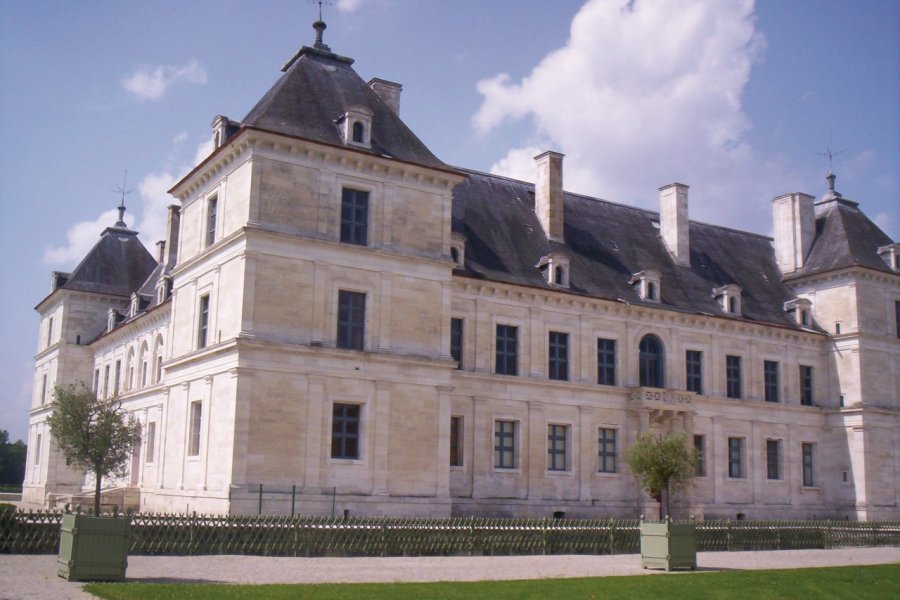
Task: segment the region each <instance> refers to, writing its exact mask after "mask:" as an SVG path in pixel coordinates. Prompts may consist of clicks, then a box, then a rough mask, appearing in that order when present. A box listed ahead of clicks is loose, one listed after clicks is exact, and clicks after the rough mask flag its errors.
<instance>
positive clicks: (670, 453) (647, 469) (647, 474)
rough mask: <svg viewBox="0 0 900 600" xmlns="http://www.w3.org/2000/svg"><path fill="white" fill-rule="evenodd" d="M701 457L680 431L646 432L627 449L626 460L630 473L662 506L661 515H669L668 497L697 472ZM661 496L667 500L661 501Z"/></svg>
mask: <svg viewBox="0 0 900 600" xmlns="http://www.w3.org/2000/svg"><path fill="white" fill-rule="evenodd" d="M698 460H699V456H698V455H697V450H695V449H694V448H688V446H687V444H686V443H685V436H684V434H681V433H671V434H669V435H665V436H664V435H660V434H655V433H653V432H650V431H646V432H644V433H642V434H640V435H639V436H638V438H637V440H636V441H635V443H634V445H633V446H631V447H630V448H628V450H626V451H625V461H626V462H627V463H628V466H629V467H631V472H632V473H634V475H635V477H637V478H638V481H639V482H640V484H641V488H642V489H644V490H645V491H646V492H647V493H648V494H650V496H652V497H653V498H654V499H655V500H656V501H657V502H659V503H660V505H659V518H660V519H662V518H663V506H665V514H666V515H668V514H669V498H670V497H671V496H672V494H674V493H676V492H678V491H679V490H680V489H682V488H683V487H685V486H686V485H687V484H688V482H690V481H691V478H692V477H693V476H694V474H695V473H696V469H697V462H698ZM661 496H664V497H665V500H664V501H663V500H661V499H660V498H661Z"/></svg>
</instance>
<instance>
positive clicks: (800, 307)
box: [784, 298, 812, 327]
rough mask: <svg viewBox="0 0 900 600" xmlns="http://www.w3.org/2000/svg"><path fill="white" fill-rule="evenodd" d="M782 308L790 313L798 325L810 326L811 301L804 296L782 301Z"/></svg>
mask: <svg viewBox="0 0 900 600" xmlns="http://www.w3.org/2000/svg"><path fill="white" fill-rule="evenodd" d="M784 310H785V311H786V312H788V313H792V314H793V316H794V320H795V321H796V322H797V325H799V326H800V327H812V302H810V301H809V300H807V299H806V298H797V299H796V300H790V301H788V302H785V303H784Z"/></svg>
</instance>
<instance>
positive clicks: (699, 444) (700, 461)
mask: <svg viewBox="0 0 900 600" xmlns="http://www.w3.org/2000/svg"><path fill="white" fill-rule="evenodd" d="M694 450H695V451H696V452H697V470H696V471H695V472H694V475H696V476H697V477H705V476H706V436H705V435H694Z"/></svg>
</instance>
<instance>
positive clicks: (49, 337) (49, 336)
mask: <svg viewBox="0 0 900 600" xmlns="http://www.w3.org/2000/svg"><path fill="white" fill-rule="evenodd" d="M52 343H53V317H50V318H49V319H47V346H50V344H52Z"/></svg>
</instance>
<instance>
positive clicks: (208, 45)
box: [0, 0, 900, 439]
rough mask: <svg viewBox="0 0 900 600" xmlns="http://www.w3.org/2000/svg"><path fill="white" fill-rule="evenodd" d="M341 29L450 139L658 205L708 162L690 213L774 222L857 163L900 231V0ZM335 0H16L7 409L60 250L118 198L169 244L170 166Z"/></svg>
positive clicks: (266, 82)
mask: <svg viewBox="0 0 900 600" xmlns="http://www.w3.org/2000/svg"><path fill="white" fill-rule="evenodd" d="M333 4H334V5H333V6H330V7H326V8H325V20H326V21H327V23H328V29H327V31H326V32H325V41H326V42H327V43H328V44H329V45H330V46H331V48H332V50H334V51H335V52H338V53H340V54H343V55H346V56H351V57H353V58H355V59H356V63H355V65H354V66H355V68H356V70H357V72H359V73H360V75H361V76H362V77H363V78H364V79H366V80H368V79H369V78H371V77H381V78H383V79H388V80H391V81H396V82H399V83H402V84H403V86H404V90H403V95H402V100H401V117H402V118H403V119H404V120H405V121H406V123H407V125H409V126H410V128H411V129H412V130H413V131H414V132H416V133H417V135H418V136H419V137H420V138H421V139H422V140H423V141H424V142H425V144H426V145H428V146H429V148H431V150H432V151H433V152H434V153H435V154H436V155H437V156H438V157H439V158H441V159H442V160H444V161H445V162H447V163H449V164H452V165H457V166H463V167H468V168H474V169H480V170H484V171H492V170H493V171H496V172H501V173H504V174H507V175H511V176H516V177H523V178H528V177H530V161H531V157H532V156H533V155H534V154H537V153H538V151H542V150H546V149H553V150H557V151H560V152H563V153H565V154H566V159H565V179H566V188H567V189H571V190H572V191H578V192H582V193H586V194H589V195H592V196H597V197H601V198H606V199H609V200H613V201H617V202H622V203H626V204H634V205H639V206H644V207H648V208H655V207H656V206H657V202H658V198H657V191H656V190H657V188H659V187H660V186H662V185H665V184H667V183H671V182H673V181H680V182H682V183H687V184H689V185H690V186H691V189H690V195H691V199H690V212H691V217H692V218H695V219H698V220H703V221H707V222H712V223H718V224H722V225H726V226H730V227H738V228H742V229H748V230H751V231H756V232H759V233H763V234H769V233H770V231H771V217H770V200H771V199H772V198H773V197H774V196H776V195H779V194H782V193H786V192H790V191H804V192H808V193H812V194H815V195H817V196H818V195H821V194H822V193H823V191H824V189H825V180H824V176H825V175H826V172H827V168H828V165H827V161H826V159H825V158H824V157H823V156H821V155H819V154H818V153H821V152H825V148H826V147H830V148H831V150H832V151H834V152H835V153H837V155H836V157H835V159H834V166H835V172H836V173H837V175H838V180H837V187H838V190H839V191H841V192H842V193H843V194H844V195H845V196H847V197H849V198H851V199H854V200H856V201H858V202H860V205H861V208H862V209H863V210H864V211H865V212H866V213H867V214H868V215H869V217H870V218H872V219H874V220H876V222H877V223H878V224H879V225H881V226H882V228H883V229H884V230H885V231H886V232H887V233H888V234H889V235H890V236H891V237H892V238H893V239H895V240H896V239H897V238H898V232H900V208H898V207H900V202H898V195H900V194H898V188H900V108H898V107H900V2H897V1H896V0H863V1H859V2H850V1H849V0H847V1H829V0H818V1H812V0H792V1H790V2H784V1H782V0H759V1H758V2H756V3H755V4H754V2H752V1H750V0H737V1H734V2H726V1H724V0H707V1H697V2H695V1H692V0H652V1H648V0H635V1H634V2H631V3H629V2H626V1H625V0H592V1H590V2H584V1H583V0H554V1H553V2H547V1H538V0H533V1H532V0H490V1H487V2H485V1H476V0H455V1H452V2H447V1H446V0H443V1H442V0H340V1H339V2H337V3H333ZM316 12H317V8H316V6H315V4H314V3H306V2H302V1H298V0H272V1H260V2H257V1H249V0H247V1H245V0H224V1H219V2H211V1H206V0H192V1H191V2H175V1H169V0H161V1H157V2H152V3H148V2H137V1H132V0H116V1H112V0H109V1H99V0H85V1H83V2H77V3H76V2H61V1H56V2H11V1H10V2H0V124H2V131H3V136H4V140H5V143H4V144H3V148H2V160H0V210H2V213H0V227H2V231H0V240H2V252H0V281H2V286H3V287H2V294H0V308H2V311H3V314H5V315H7V320H6V325H5V327H4V330H3V343H2V344H0V352H2V356H0V386H2V387H0V389H2V392H0V429H8V430H9V431H10V434H11V436H12V437H13V439H16V438H18V437H24V434H25V429H26V425H27V407H28V405H29V402H30V396H31V385H32V366H33V362H32V357H33V354H34V351H35V349H36V347H37V339H38V336H37V322H38V318H37V315H36V313H35V312H34V310H33V307H34V306H35V305H36V304H37V303H38V302H39V301H40V300H41V299H42V298H43V297H44V296H45V295H46V294H47V293H48V291H49V285H50V272H51V271H52V270H62V271H66V270H70V269H71V268H73V267H74V266H75V264H76V263H77V261H78V259H79V258H80V256H82V255H83V254H84V252H85V251H86V250H87V249H88V248H90V246H91V245H92V244H93V243H94V242H95V241H96V240H97V238H98V236H99V234H100V232H101V230H102V229H103V227H105V226H107V225H111V224H112V223H113V222H114V220H115V216H114V215H115V211H114V207H115V205H116V204H117V202H118V196H117V194H116V192H115V189H116V187H117V186H120V185H121V184H122V177H123V173H124V171H125V170H126V169H127V170H128V185H127V187H128V188H131V189H134V191H133V192H132V193H131V194H129V195H128V197H127V199H126V204H127V206H128V216H127V218H126V221H127V222H128V223H129V224H130V225H131V226H133V227H137V228H138V229H139V230H141V232H142V238H143V240H144V242H145V244H147V245H148V246H149V247H152V246H153V244H154V242H155V241H156V240H157V239H159V238H160V236H161V235H162V231H163V222H164V210H165V206H166V205H167V204H169V203H170V202H171V199H170V198H167V196H166V194H165V190H166V189H167V188H168V187H169V185H171V183H173V182H174V181H175V180H176V179H177V178H178V177H179V176H180V175H182V174H184V173H185V172H186V171H187V170H188V169H189V168H190V167H191V165H192V164H194V162H195V161H196V160H197V158H198V157H199V156H202V155H203V153H204V152H205V151H207V150H208V145H206V144H207V143H208V139H209V137H210V123H211V122H212V119H213V118H214V117H215V116H216V115H218V114H224V115H226V116H228V117H231V118H233V119H240V118H242V117H243V116H244V115H245V114H246V113H247V112H248V111H249V109H250V108H251V107H252V106H253V105H254V104H255V102H256V101H257V100H258V99H259V98H260V97H261V96H262V95H263V94H264V93H265V92H266V90H268V88H269V87H270V86H271V85H272V83H274V82H275V80H276V79H277V77H278V76H279V74H280V71H279V68H280V66H281V65H282V64H283V63H284V61H286V60H287V59H288V58H290V57H291V56H292V55H293V53H294V52H295V51H296V50H297V49H298V48H299V46H300V45H302V44H311V43H312V41H313V33H314V32H313V30H312V29H311V27H310V24H311V23H312V21H313V20H315V17H316Z"/></svg>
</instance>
